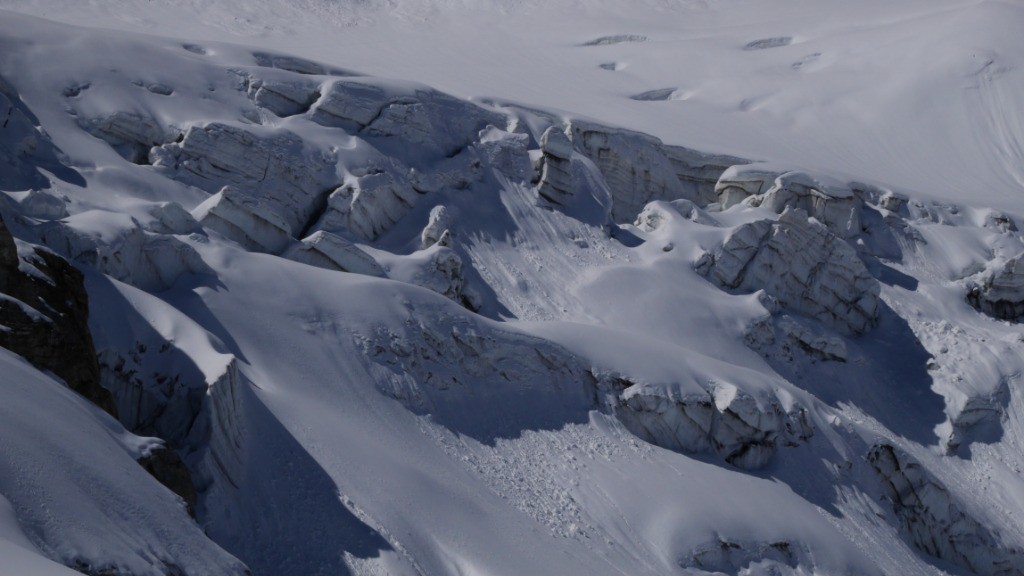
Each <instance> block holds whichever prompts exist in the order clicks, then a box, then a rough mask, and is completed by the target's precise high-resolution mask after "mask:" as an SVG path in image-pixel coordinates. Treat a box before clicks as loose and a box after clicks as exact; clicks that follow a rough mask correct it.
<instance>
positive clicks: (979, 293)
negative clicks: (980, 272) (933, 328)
mask: <svg viewBox="0 0 1024 576" xmlns="http://www.w3.org/2000/svg"><path fill="white" fill-rule="evenodd" d="M967 301H968V302H970V304H971V306H974V307H975V308H977V309H978V310H980V311H981V312H983V313H985V314H988V315H989V316H991V317H993V318H997V319H999V320H1020V319H1021V318H1022V317H1024V254H1021V255H1018V256H1016V257H1014V258H1011V259H1010V260H1008V261H1007V262H1006V264H1004V265H1003V266H1002V267H1000V268H999V269H998V270H996V271H994V272H991V273H989V274H988V275H987V276H986V277H985V278H984V279H983V280H981V281H980V283H975V284H972V285H970V286H969V287H968V292H967Z"/></svg>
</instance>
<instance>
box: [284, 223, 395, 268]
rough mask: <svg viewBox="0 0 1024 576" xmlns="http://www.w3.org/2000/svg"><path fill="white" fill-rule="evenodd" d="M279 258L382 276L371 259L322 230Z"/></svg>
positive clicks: (352, 245)
mask: <svg viewBox="0 0 1024 576" xmlns="http://www.w3.org/2000/svg"><path fill="white" fill-rule="evenodd" d="M282 256H284V257H285V258H289V259H291V260H295V261H296V262H302V263H304V264H309V265H311V266H317V267H320V268H326V269H328V270H338V271H340V272H352V273H353V274H364V275H366V276H376V277H379V278H383V277H384V276H385V273H384V269H383V268H381V267H380V264H378V263H377V261H376V260H374V259H373V257H372V256H370V255H369V254H367V253H366V252H364V251H362V250H360V249H359V247H358V246H356V245H355V244H353V243H352V242H350V241H348V240H346V239H344V238H342V237H341V236H338V235H336V234H332V233H330V232H325V231H323V230H321V231H319V232H314V233H313V234H310V235H309V236H308V237H307V238H304V239H303V240H302V242H301V243H299V244H296V245H293V246H292V247H291V248H289V249H288V250H287V251H285V253H284V254H282Z"/></svg>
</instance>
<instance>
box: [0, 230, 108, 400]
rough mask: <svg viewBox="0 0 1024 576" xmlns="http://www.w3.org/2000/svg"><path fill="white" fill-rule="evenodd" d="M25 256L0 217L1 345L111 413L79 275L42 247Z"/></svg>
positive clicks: (30, 249)
mask: <svg viewBox="0 0 1024 576" xmlns="http://www.w3.org/2000/svg"><path fill="white" fill-rule="evenodd" d="M27 251H29V253H28V254H26V255H25V257H24V258H23V257H21V256H19V253H18V252H19V251H18V247H17V245H16V244H15V241H14V239H13V238H12V237H11V234H10V232H9V231H8V230H7V226H6V225H5V224H4V222H3V218H2V217H0V346H2V347H4V348H7V349H8V350H11V351H12V352H15V353H17V354H21V355H22V356H24V357H25V359H26V360H28V361H29V362H31V363H32V364H33V365H35V366H36V367H37V368H40V369H42V370H49V371H50V372H52V373H54V374H56V375H57V376H59V377H60V378H61V379H63V380H64V382H66V383H67V385H68V386H69V387H70V388H71V389H72V390H74V391H75V392H78V393H79V394H81V395H83V396H85V397H86V398H88V399H89V400H90V401H92V402H93V403H94V404H96V405H97V406H99V407H100V408H102V409H104V410H106V411H107V412H109V413H110V414H116V410H115V408H114V403H113V401H112V399H111V396H110V393H109V392H107V390H105V389H104V388H103V387H102V386H101V385H100V373H99V365H98V364H97V362H96V350H95V348H94V347H93V341H92V334H91V333H90V332H89V324H88V320H89V298H88V295H87V294H86V292H85V286H84V284H83V279H82V273H81V272H79V271H78V270H76V269H75V268H74V267H73V266H71V265H70V264H68V262H67V261H65V260H64V259H62V258H60V257H59V256H57V255H56V254H53V253H52V252H50V251H48V250H45V249H42V248H28V249H27Z"/></svg>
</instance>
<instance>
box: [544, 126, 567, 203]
mask: <svg viewBox="0 0 1024 576" xmlns="http://www.w3.org/2000/svg"><path fill="white" fill-rule="evenodd" d="M540 147H541V151H542V152H543V154H544V156H543V159H542V160H541V162H542V164H541V175H540V184H539V185H538V186H537V193H538V194H539V195H540V196H541V197H542V198H544V199H545V200H547V201H548V202H552V203H554V204H558V205H564V204H565V203H566V202H567V201H568V200H569V199H570V198H571V197H572V195H573V191H574V190H573V182H572V142H570V141H569V139H568V138H566V136H565V134H564V133H563V132H562V131H561V129H559V128H558V127H557V126H551V127H550V128H548V129H547V130H545V131H544V134H543V135H542V136H541V138H540Z"/></svg>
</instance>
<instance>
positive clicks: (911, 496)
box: [867, 444, 1024, 576]
mask: <svg viewBox="0 0 1024 576" xmlns="http://www.w3.org/2000/svg"><path fill="white" fill-rule="evenodd" d="M867 460H868V463H869V464H871V467H872V468H873V469H874V470H875V472H876V473H877V474H878V476H879V477H880V478H881V479H882V482H883V486H884V488H885V493H886V496H888V498H889V501H890V504H891V505H892V510H893V512H894V513H895V514H896V518H897V519H898V520H899V522H900V527H901V528H902V530H903V532H904V533H905V534H906V536H907V537H908V539H909V540H910V542H911V544H913V545H914V546H915V547H916V548H918V549H919V550H921V551H923V552H925V553H927V554H930V555H932V556H935V557H936V558H941V559H943V560H946V561H948V562H952V563H954V564H957V565H959V566H963V567H964V568H967V569H968V570H970V571H972V572H974V573H976V574H983V575H986V576H987V575H993V576H1011V575H1013V576H1016V575H1020V574H1024V552H1022V551H1021V550H1020V549H1017V548H1015V547H1010V546H1005V545H1003V544H1002V542H1000V540H999V537H998V535H997V534H994V533H993V532H991V531H990V530H989V529H987V528H986V527H984V526H982V525H981V524H980V523H979V522H978V521H977V520H975V519H974V518H972V517H971V516H970V515H968V514H967V512H965V511H964V510H963V509H962V507H961V506H960V504H959V503H957V502H956V500H954V499H953V496H952V495H951V494H950V492H949V490H948V489H946V487H945V486H943V485H942V483H941V482H939V480H938V479H936V478H935V477H934V476H933V475H932V474H931V473H929V472H928V471H927V470H926V469H925V468H924V467H922V466H921V465H920V464H919V463H917V462H915V461H913V460H912V459H911V458H910V457H908V456H907V455H905V454H901V453H898V452H897V451H896V449H895V448H893V447H892V446H891V445H889V444H876V445H875V446H872V448H871V450H870V451H869V452H868V454H867Z"/></svg>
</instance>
